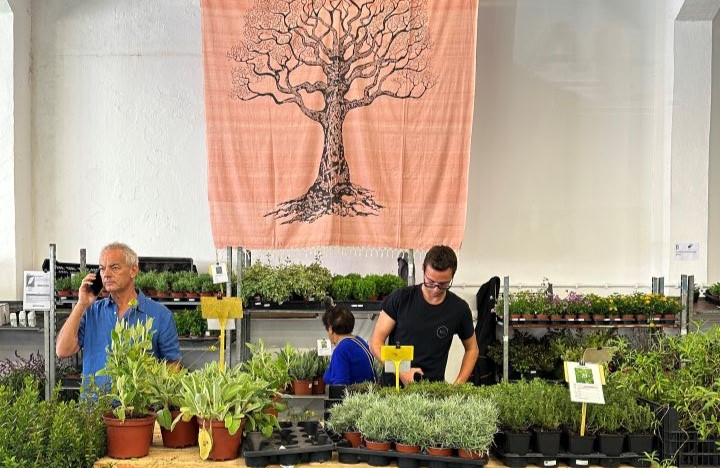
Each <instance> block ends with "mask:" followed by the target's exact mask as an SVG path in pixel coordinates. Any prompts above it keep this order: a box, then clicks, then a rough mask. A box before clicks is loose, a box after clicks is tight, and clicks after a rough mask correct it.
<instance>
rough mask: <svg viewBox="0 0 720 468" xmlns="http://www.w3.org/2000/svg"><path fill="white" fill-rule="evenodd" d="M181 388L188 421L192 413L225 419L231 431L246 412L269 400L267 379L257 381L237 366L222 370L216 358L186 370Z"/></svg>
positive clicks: (206, 417)
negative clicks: (201, 366)
mask: <svg viewBox="0 0 720 468" xmlns="http://www.w3.org/2000/svg"><path fill="white" fill-rule="evenodd" d="M181 384H182V389H181V391H180V403H181V406H180V415H178V417H177V418H175V421H173V424H175V423H176V421H179V420H180V418H182V419H183V420H184V421H189V420H190V418H192V416H197V417H198V418H203V419H207V420H213V419H214V420H218V421H224V424H225V427H226V428H227V430H228V432H229V433H230V435H233V434H235V433H236V432H237V431H238V430H239V429H240V424H241V423H242V419H243V418H245V417H246V416H247V415H248V414H250V413H252V412H254V411H259V410H262V409H263V408H265V407H267V406H268V404H269V402H268V401H265V400H264V398H265V397H266V395H267V391H266V390H267V385H268V384H267V382H263V381H257V380H255V378H253V377H252V376H251V375H250V374H247V373H245V372H242V371H240V370H239V369H238V368H228V369H225V372H221V371H220V368H219V365H218V363H217V362H216V361H213V362H211V363H209V364H206V365H205V367H203V368H202V369H199V370H197V371H194V372H190V373H189V374H187V375H186V376H185V377H184V378H183V379H182V380H181Z"/></svg>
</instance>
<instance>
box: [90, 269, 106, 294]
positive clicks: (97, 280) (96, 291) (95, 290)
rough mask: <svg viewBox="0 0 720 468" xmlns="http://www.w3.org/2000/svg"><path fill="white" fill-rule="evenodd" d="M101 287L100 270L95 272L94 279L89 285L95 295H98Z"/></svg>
mask: <svg viewBox="0 0 720 468" xmlns="http://www.w3.org/2000/svg"><path fill="white" fill-rule="evenodd" d="M102 288H103V282H102V277H101V276H100V270H99V269H98V270H97V271H96V272H95V280H94V281H93V282H92V284H91V285H90V290H91V291H92V293H93V294H94V295H95V296H99V295H100V292H101V291H102Z"/></svg>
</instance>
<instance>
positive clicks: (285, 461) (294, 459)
mask: <svg viewBox="0 0 720 468" xmlns="http://www.w3.org/2000/svg"><path fill="white" fill-rule="evenodd" d="M298 463H300V455H296V454H289V455H279V456H278V465H285V466H288V465H289V466H293V465H297V464H298Z"/></svg>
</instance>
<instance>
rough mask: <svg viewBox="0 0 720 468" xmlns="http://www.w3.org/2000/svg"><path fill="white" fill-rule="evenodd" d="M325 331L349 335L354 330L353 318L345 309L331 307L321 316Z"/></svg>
mask: <svg viewBox="0 0 720 468" xmlns="http://www.w3.org/2000/svg"><path fill="white" fill-rule="evenodd" d="M322 323H323V325H325V330H332V331H333V332H335V333H337V334H338V335H349V334H350V333H352V331H353V328H355V316H354V315H353V314H352V312H350V311H349V310H348V309H346V308H345V307H341V306H333V307H330V308H329V309H327V310H326V311H325V313H324V314H323V316H322Z"/></svg>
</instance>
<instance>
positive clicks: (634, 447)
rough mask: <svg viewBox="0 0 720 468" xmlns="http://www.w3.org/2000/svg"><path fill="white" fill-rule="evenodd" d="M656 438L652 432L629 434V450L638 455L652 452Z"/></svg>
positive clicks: (627, 443)
mask: <svg viewBox="0 0 720 468" xmlns="http://www.w3.org/2000/svg"><path fill="white" fill-rule="evenodd" d="M654 438H655V436H653V435H652V434H628V435H627V436H625V444H626V447H627V451H628V452H631V453H637V454H638V455H642V454H644V453H650V452H652V451H653V441H654Z"/></svg>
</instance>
